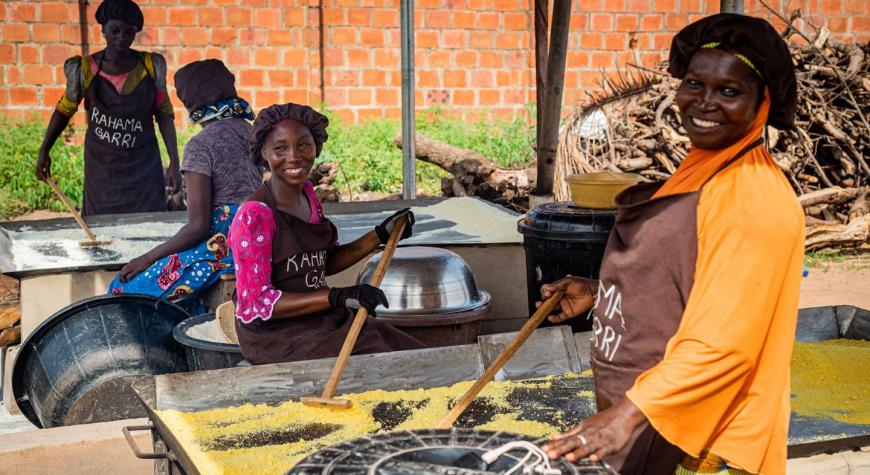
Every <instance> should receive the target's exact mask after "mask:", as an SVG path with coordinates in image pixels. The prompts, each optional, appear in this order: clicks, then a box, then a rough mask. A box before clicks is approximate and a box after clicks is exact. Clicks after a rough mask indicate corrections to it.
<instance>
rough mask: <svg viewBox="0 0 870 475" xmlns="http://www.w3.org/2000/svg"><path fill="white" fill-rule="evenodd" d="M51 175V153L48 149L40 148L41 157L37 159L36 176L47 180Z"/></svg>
mask: <svg viewBox="0 0 870 475" xmlns="http://www.w3.org/2000/svg"><path fill="white" fill-rule="evenodd" d="M50 177H51V155H49V154H48V151H47V150H40V151H39V157H38V158H37V159H36V178H38V179H39V180H41V181H45V179H46V178H50Z"/></svg>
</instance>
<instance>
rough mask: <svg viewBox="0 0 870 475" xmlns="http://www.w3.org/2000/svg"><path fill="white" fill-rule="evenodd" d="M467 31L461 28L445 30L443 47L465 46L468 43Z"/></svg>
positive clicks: (442, 38)
mask: <svg viewBox="0 0 870 475" xmlns="http://www.w3.org/2000/svg"><path fill="white" fill-rule="evenodd" d="M465 38H466V37H465V32H464V31H461V30H445V31H444V32H442V33H441V47H443V48H464V47H466V45H467V43H466V40H465Z"/></svg>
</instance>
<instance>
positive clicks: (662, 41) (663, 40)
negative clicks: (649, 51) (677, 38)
mask: <svg viewBox="0 0 870 475" xmlns="http://www.w3.org/2000/svg"><path fill="white" fill-rule="evenodd" d="M673 38H674V34H673V33H657V34H654V35H653V46H654V47H655V49H662V50H664V49H667V50H669V49H670V48H671V40H672V39H673Z"/></svg>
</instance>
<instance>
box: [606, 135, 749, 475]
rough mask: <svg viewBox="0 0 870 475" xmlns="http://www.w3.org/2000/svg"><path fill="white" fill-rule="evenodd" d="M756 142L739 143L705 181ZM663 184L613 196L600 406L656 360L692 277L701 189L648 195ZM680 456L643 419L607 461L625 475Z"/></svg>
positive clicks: (666, 470) (665, 467)
mask: <svg viewBox="0 0 870 475" xmlns="http://www.w3.org/2000/svg"><path fill="white" fill-rule="evenodd" d="M761 143H762V142H761V141H760V140H759V141H757V142H754V143H752V144H750V145H749V146H747V147H746V148H744V149H743V150H741V151H740V152H739V153H738V154H736V155H735V156H734V157H733V158H731V159H730V160H729V161H728V162H726V163H725V164H724V165H722V166H721V167H720V168H719V169H718V170H717V171H716V172H715V173H714V174H713V175H712V176H711V177H710V178H709V179H708V180H707V182H709V180H710V179H712V177H713V176H715V175H716V174H717V173H719V172H720V171H722V170H723V169H725V167H727V166H729V165H730V164H732V163H734V162H735V161H736V160H738V159H739V158H740V157H742V156H743V155H744V154H745V153H746V152H748V151H749V150H751V149H752V148H754V147H757V146H758V145H760V144H761ZM662 184H663V183H662V182H659V183H644V184H640V185H637V186H633V187H631V188H629V189H627V190H625V191H624V192H622V193H621V194H619V196H617V198H616V204H617V215H616V224H615V225H614V227H613V230H612V231H611V234H610V238H609V240H608V242H607V249H606V251H605V253H604V260H603V263H602V265H601V272H600V279H599V287H598V295H597V297H596V299H595V307H594V308H593V309H592V315H593V319H592V370H593V372H594V374H595V385H596V390H595V392H596V394H595V396H596V400H597V403H598V410H599V411H602V410H605V409H607V408H609V407H611V406H613V405H615V404H617V403H619V402H620V401H621V400H622V399H623V398H624V397H625V393H626V392H627V391H628V390H629V389H630V388H631V387H632V386H633V385H634V381H635V380H636V379H637V377H638V376H639V375H640V374H641V373H643V372H644V371H646V370H647V369H649V368H651V367H653V366H654V365H656V364H657V363H658V362H659V361H661V359H662V357H663V356H664V353H665V347H666V346H667V343H668V341H669V340H670V339H671V337H672V336H673V335H674V334H675V333H676V332H677V328H678V327H679V325H680V320H681V318H682V315H683V311H684V310H685V308H686V302H687V301H688V299H689V294H690V292H691V291H692V285H693V284H694V275H695V261H696V259H697V255H698V238H697V236H698V223H697V208H698V200H699V198H700V197H701V191H700V190H698V191H695V192H690V193H681V194H676V195H668V196H663V197H660V198H656V199H652V196H653V195H654V194H655V193H656V191H657V190H658V189H659V188H660V187H661V186H662ZM705 184H706V183H705ZM674 417H680V415H679V414H674ZM684 455H685V454H684V453H683V452H682V451H681V450H680V449H679V448H677V447H676V446H674V445H671V444H670V443H669V442H668V441H666V440H665V439H664V438H663V437H662V436H661V435H659V433H658V432H656V431H655V429H653V428H652V427H651V426H650V425H649V423H646V422H645V423H644V424H642V425H641V427H639V428H638V429H637V430H636V431H635V433H634V435H633V436H632V440H631V441H630V442H629V443H628V444H627V445H626V447H625V448H624V449H623V450H622V451H620V452H619V453H618V454H614V455H612V456H610V457H607V458H606V460H607V462H608V463H610V464H611V466H613V468H614V469H616V470H617V471H619V473H621V474H623V475H628V474H673V473H674V470H675V469H676V467H677V464H678V463H679V462H680V460H682V458H683V456H684Z"/></svg>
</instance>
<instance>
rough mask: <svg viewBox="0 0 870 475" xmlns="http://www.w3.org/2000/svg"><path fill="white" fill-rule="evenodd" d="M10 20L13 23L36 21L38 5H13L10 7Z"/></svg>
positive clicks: (20, 3)
mask: <svg viewBox="0 0 870 475" xmlns="http://www.w3.org/2000/svg"><path fill="white" fill-rule="evenodd" d="M9 19H10V20H13V21H34V20H36V5H35V4H33V3H24V2H18V3H13V4H11V5H10V6H9Z"/></svg>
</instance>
